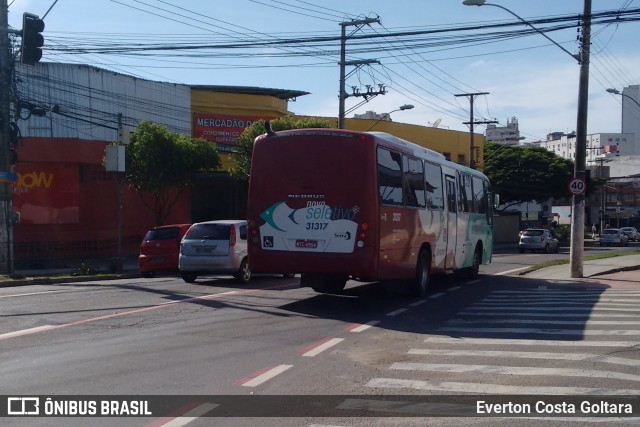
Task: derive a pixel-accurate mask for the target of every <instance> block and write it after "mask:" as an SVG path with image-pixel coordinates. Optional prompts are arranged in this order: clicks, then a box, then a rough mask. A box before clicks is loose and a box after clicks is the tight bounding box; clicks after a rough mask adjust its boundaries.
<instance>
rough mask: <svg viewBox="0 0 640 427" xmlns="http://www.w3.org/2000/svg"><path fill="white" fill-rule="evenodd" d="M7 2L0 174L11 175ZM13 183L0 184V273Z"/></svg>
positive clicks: (0, 24) (8, 250)
mask: <svg viewBox="0 0 640 427" xmlns="http://www.w3.org/2000/svg"><path fill="white" fill-rule="evenodd" d="M8 21H9V19H8V7H7V0H0V172H3V173H7V174H8V173H9V172H11V170H10V169H11V160H10V142H11V138H10V124H9V122H10V120H11V118H10V115H9V109H10V102H11V100H10V93H11V92H10V87H11V52H10V46H9V22H8ZM11 202H12V184H11V183H9V182H7V180H3V181H2V182H0V271H2V272H3V273H6V274H11V273H13V223H12V211H13V207H12V203H11Z"/></svg>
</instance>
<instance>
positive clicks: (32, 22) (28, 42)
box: [20, 13, 44, 65]
mask: <svg viewBox="0 0 640 427" xmlns="http://www.w3.org/2000/svg"><path fill="white" fill-rule="evenodd" d="M42 31H44V21H43V20H42V19H40V18H38V15H34V14H32V13H24V14H23V15H22V48H21V56H20V62H22V63H23V64H26V65H36V62H38V61H40V58H42V49H40V48H41V47H42V45H44V37H43V36H42V34H40V33H42Z"/></svg>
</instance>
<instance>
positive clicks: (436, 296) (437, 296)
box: [429, 292, 446, 299]
mask: <svg viewBox="0 0 640 427" xmlns="http://www.w3.org/2000/svg"><path fill="white" fill-rule="evenodd" d="M443 295H446V294H445V293H444V292H438V293H437V294H433V295H431V296H430V297H429V298H431V299H434V298H440V297H441V296H443Z"/></svg>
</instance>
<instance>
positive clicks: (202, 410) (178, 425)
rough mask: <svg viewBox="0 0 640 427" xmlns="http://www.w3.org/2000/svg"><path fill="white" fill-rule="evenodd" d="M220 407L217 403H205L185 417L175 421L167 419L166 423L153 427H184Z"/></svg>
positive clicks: (177, 418)
mask: <svg viewBox="0 0 640 427" xmlns="http://www.w3.org/2000/svg"><path fill="white" fill-rule="evenodd" d="M218 406H220V405H218V404H216V403H203V404H202V405H200V406H197V407H195V408H193V409H192V410H190V411H188V412H185V413H184V415H180V416H179V417H176V418H173V419H170V418H168V417H167V422H166V423H162V422H161V421H160V422H158V423H154V424H153V425H154V426H157V427H183V426H186V425H187V424H189V423H190V422H192V421H195V420H196V419H198V418H199V417H201V416H202V415H204V414H206V413H207V412H209V411H211V410H212V409H215V408H217V407H218ZM160 420H164V418H161V419H160Z"/></svg>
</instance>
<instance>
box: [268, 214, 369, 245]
mask: <svg viewBox="0 0 640 427" xmlns="http://www.w3.org/2000/svg"><path fill="white" fill-rule="evenodd" d="M358 212H359V208H358V207H357V206H354V207H351V208H343V207H341V206H334V207H331V206H329V205H327V204H325V203H324V202H310V204H309V205H308V206H306V207H304V208H299V209H293V208H290V207H289V206H288V205H287V203H286V202H277V203H274V204H273V205H271V206H270V207H269V208H268V209H266V210H265V211H264V212H262V214H260V218H262V219H263V220H264V222H265V223H264V224H263V225H262V226H260V235H261V236H263V238H262V248H263V249H266V250H274V251H313V252H334V253H350V252H353V248H354V245H355V239H353V238H352V236H355V234H356V232H357V228H358V224H357V223H356V222H355V221H354V220H355V219H356V217H357V215H358Z"/></svg>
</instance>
